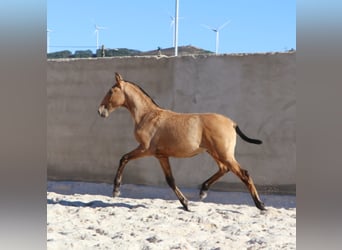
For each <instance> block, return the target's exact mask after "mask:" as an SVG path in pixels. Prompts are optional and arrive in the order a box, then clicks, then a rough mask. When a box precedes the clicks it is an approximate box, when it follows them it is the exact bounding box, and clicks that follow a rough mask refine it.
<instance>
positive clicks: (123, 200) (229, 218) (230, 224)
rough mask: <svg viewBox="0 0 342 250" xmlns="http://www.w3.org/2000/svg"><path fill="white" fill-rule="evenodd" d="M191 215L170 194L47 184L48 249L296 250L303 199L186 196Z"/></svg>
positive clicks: (147, 189) (215, 194) (234, 194)
mask: <svg viewBox="0 0 342 250" xmlns="http://www.w3.org/2000/svg"><path fill="white" fill-rule="evenodd" d="M181 190H182V192H183V193H184V195H185V196H187V197H188V199H189V209H190V212H187V211H184V210H183V209H182V206H181V204H180V203H179V201H178V199H177V198H176V196H175V195H174V193H173V192H172V190H171V189H169V188H156V187H147V186H140V185H128V184H126V185H123V186H122V188H121V197H119V198H112V197H111V192H112V185H108V184H95V183H83V182H51V181H50V182H48V191H47V249H158V250H160V249H295V248H296V198H295V196H288V195H261V199H262V200H263V202H264V203H265V205H266V207H267V211H262V212H261V211H260V210H258V209H257V208H256V207H255V206H254V204H253V201H252V198H251V197H250V195H249V193H240V192H214V191H209V192H208V197H207V198H206V200H205V201H203V202H201V201H199V197H198V193H199V190H196V189H181Z"/></svg>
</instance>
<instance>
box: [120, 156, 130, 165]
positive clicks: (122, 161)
mask: <svg viewBox="0 0 342 250" xmlns="http://www.w3.org/2000/svg"><path fill="white" fill-rule="evenodd" d="M127 162H128V155H124V156H122V157H121V159H120V166H122V165H124V164H126V163H127Z"/></svg>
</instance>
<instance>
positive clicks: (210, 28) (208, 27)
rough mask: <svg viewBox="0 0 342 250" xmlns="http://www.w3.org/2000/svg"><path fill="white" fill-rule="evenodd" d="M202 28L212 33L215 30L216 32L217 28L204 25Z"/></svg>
mask: <svg viewBox="0 0 342 250" xmlns="http://www.w3.org/2000/svg"><path fill="white" fill-rule="evenodd" d="M201 26H202V27H204V28H206V29H209V30H212V31H215V30H216V29H215V28H213V27H210V26H208V25H205V24H202V25H201Z"/></svg>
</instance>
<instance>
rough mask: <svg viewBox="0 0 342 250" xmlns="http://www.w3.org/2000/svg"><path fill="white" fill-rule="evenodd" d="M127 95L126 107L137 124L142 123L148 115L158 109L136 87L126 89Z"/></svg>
mask: <svg viewBox="0 0 342 250" xmlns="http://www.w3.org/2000/svg"><path fill="white" fill-rule="evenodd" d="M125 93H126V103H125V107H126V108H127V109H128V110H129V112H130V113H131V115H132V117H133V119H134V121H135V123H136V124H138V123H140V121H141V120H142V119H143V117H144V116H145V115H146V114H148V113H150V112H152V111H153V110H156V109H158V106H157V105H155V104H154V103H153V102H152V100H151V99H150V97H148V96H146V95H145V94H144V93H143V92H141V90H140V89H138V88H137V87H135V86H131V85H129V87H128V88H127V87H126V90H125Z"/></svg>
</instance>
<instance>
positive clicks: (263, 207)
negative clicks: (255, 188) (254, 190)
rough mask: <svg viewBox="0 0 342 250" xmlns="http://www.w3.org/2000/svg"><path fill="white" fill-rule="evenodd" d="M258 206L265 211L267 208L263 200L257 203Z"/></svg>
mask: <svg viewBox="0 0 342 250" xmlns="http://www.w3.org/2000/svg"><path fill="white" fill-rule="evenodd" d="M256 206H257V208H259V209H260V210H261V211H265V210H266V208H265V205H264V203H263V202H260V203H259V204H256Z"/></svg>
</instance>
